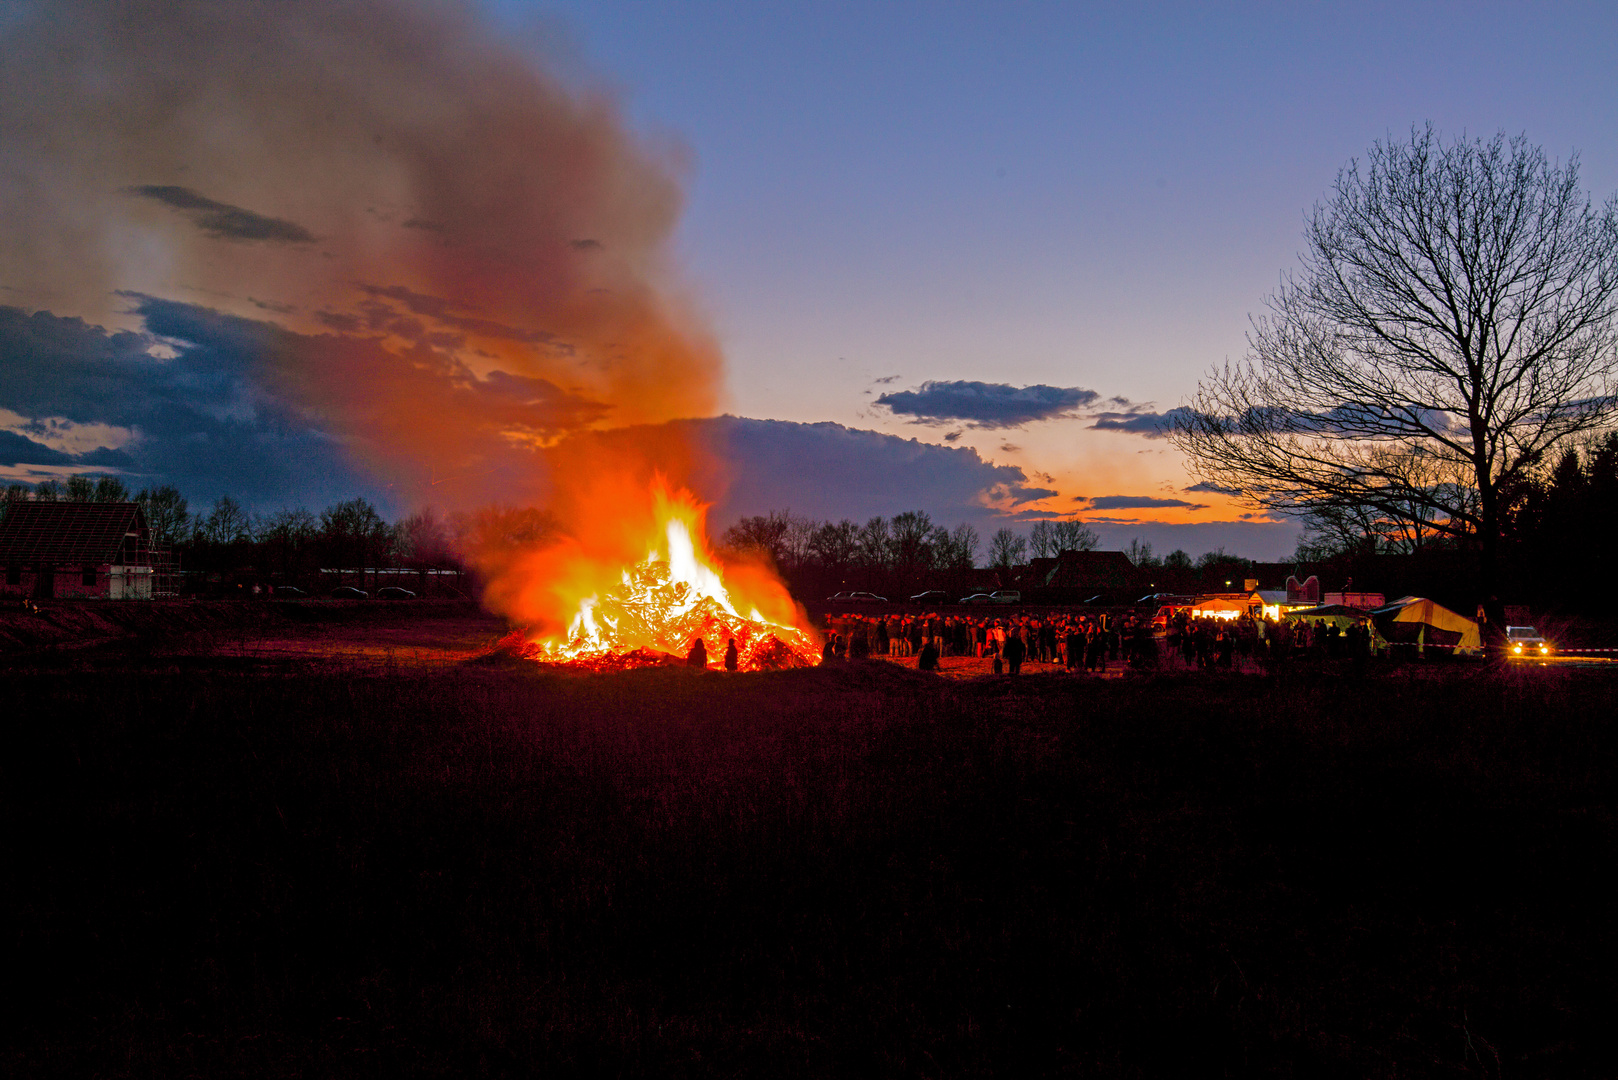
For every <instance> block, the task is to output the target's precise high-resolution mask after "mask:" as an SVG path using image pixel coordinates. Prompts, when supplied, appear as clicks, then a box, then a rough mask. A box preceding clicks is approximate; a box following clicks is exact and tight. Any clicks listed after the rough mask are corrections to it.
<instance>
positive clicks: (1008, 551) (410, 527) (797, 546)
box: [0, 476, 1568, 600]
mask: <svg viewBox="0 0 1618 1080" xmlns="http://www.w3.org/2000/svg"><path fill="white" fill-rule="evenodd" d="M1567 486H1568V485H1567V484H1566V483H1565V484H1564V487H1567ZM25 499H33V500H38V501H58V500H62V501H76V502H129V501H134V502H137V503H139V504H140V506H141V508H142V510H143V511H144V513H145V515H146V520H147V524H148V525H149V526H150V527H151V530H152V534H153V539H154V541H155V542H156V543H157V544H158V545H159V546H162V547H166V548H169V549H170V550H172V551H173V552H174V553H175V554H176V555H177V556H178V561H179V565H180V566H181V567H182V568H183V569H185V570H187V571H202V572H207V573H210V574H219V575H226V576H230V575H236V576H238V577H253V578H255V579H262V580H266V581H272V582H278V583H289V584H305V585H310V584H318V575H319V572H320V570H321V569H322V568H328V569H330V568H343V569H359V568H362V567H364V568H374V567H399V568H407V569H454V570H463V569H465V566H464V565H463V562H462V560H461V558H460V557H459V555H458V552H462V551H470V550H481V551H487V550H497V549H500V548H520V547H527V546H532V545H534V544H539V543H543V542H545V541H546V540H547V539H549V538H551V537H553V536H554V535H555V534H556V533H557V532H558V531H560V526H559V524H558V523H557V521H556V520H555V519H554V518H553V517H551V515H550V514H549V513H547V512H545V511H543V510H537V509H532V508H526V509H502V508H487V509H485V510H482V511H479V512H476V513H471V514H453V515H444V516H441V515H439V514H437V513H436V512H435V511H433V510H432V509H427V510H422V511H419V512H417V513H414V514H411V515H409V516H408V517H405V518H403V519H401V520H399V521H397V522H392V523H390V522H388V521H387V520H386V519H384V518H383V517H382V515H381V513H380V512H379V511H378V510H377V509H376V507H375V506H373V505H372V504H371V503H370V502H368V501H367V500H365V499H363V498H354V499H349V500H347V501H346V502H339V503H336V504H333V505H332V506H328V507H326V508H325V509H324V510H321V511H319V512H318V513H315V512H311V511H309V510H306V509H302V508H298V509H289V510H279V511H275V512H273V513H268V514H249V513H247V512H246V511H245V510H244V509H243V508H242V506H241V505H240V503H238V502H237V501H236V500H235V499H233V498H231V497H230V496H228V495H227V496H222V497H220V498H219V499H217V500H215V501H214V502H213V504H212V505H210V506H208V507H206V508H203V509H200V510H196V511H193V510H192V509H191V506H190V503H189V501H188V500H187V499H186V497H185V496H184V495H183V494H182V493H181V492H180V491H179V490H178V489H176V488H174V487H173V486H171V485H164V486H161V487H155V488H143V489H141V490H139V491H137V492H134V493H133V494H131V492H130V490H129V488H128V487H127V485H125V484H124V482H123V481H121V480H119V479H118V478H117V477H113V476H72V477H69V478H67V479H66V480H64V481H55V480H46V481H42V482H40V483H39V484H37V485H35V486H34V487H32V488H30V487H28V486H26V485H23V484H13V485H11V486H10V488H9V489H7V490H6V491H5V493H4V501H3V503H0V514H3V513H4V505H5V504H9V503H10V502H13V501H16V500H25ZM719 545H720V547H721V549H722V550H723V551H725V552H726V553H727V554H729V555H731V556H733V557H743V558H757V559H761V560H763V561H766V562H768V563H770V564H771V565H773V567H774V568H775V569H776V570H777V571H778V572H779V573H780V574H781V576H782V577H783V578H784V579H785V580H786V582H787V585H788V586H789V587H790V588H791V589H792V591H793V592H794V594H796V595H798V596H799V597H800V598H802V599H804V600H818V599H820V598H822V597H824V596H826V595H829V594H830V593H832V592H837V591H840V590H845V589H861V590H869V591H872V592H876V593H880V594H882V595H884V596H890V597H893V598H899V597H904V596H910V595H914V594H916V593H919V592H922V591H924V590H927V589H944V590H946V591H956V590H960V591H962V593H963V594H964V592H966V591H970V590H975V589H978V588H1000V587H1006V588H1015V587H1018V586H1021V585H1024V584H1026V582H1025V581H1024V580H1023V579H1024V571H1025V570H1026V568H1027V566H1028V562H1029V560H1030V559H1040V558H1049V557H1053V556H1055V555H1057V554H1059V553H1060V552H1062V551H1066V550H1074V551H1093V550H1095V549H1096V548H1097V546H1098V537H1097V536H1096V533H1095V531H1094V530H1092V529H1090V528H1089V527H1088V526H1086V525H1084V523H1083V522H1081V521H1078V520H1066V521H1038V522H1035V523H1034V524H1033V525H1032V526H1031V527H1030V528H1029V529H1028V530H1027V531H1026V532H1024V531H1019V530H1016V529H1013V528H1010V527H1006V528H1001V529H999V530H997V531H996V532H995V533H994V534H993V535H991V536H990V537H989V538H988V541H987V542H986V543H985V542H984V540H983V538H982V537H980V536H979V534H978V531H977V529H976V528H974V527H973V526H972V525H970V524H965V523H962V524H958V525H955V526H954V527H953V528H951V527H948V526H945V525H943V524H941V523H938V522H935V521H934V520H933V519H932V517H931V516H930V515H929V514H927V513H926V512H925V511H920V510H913V511H908V512H905V513H901V514H895V515H893V516H892V517H873V518H870V519H868V520H867V521H865V522H863V523H859V522H855V521H852V520H849V519H847V518H844V519H842V520H840V521H829V520H826V521H819V520H814V519H811V518H807V517H803V516H801V515H798V514H793V513H792V512H790V511H788V510H776V511H771V512H769V513H767V514H760V515H756V516H752V517H744V518H742V519H741V520H740V521H738V522H736V523H735V524H734V525H732V526H731V527H730V528H728V529H726V530H725V532H724V533H723V534H722V535H721V537H720V539H719ZM1125 553H1126V554H1127V555H1128V556H1129V559H1130V561H1131V562H1132V563H1134V565H1135V566H1136V568H1137V569H1138V570H1140V571H1141V572H1142V574H1143V584H1147V583H1149V584H1150V585H1151V586H1154V587H1156V588H1157V589H1159V590H1161V591H1169V592H1174V591H1218V590H1219V589H1222V588H1224V583H1225V581H1227V580H1229V581H1234V582H1235V583H1236V586H1237V587H1239V586H1240V583H1241V582H1240V579H1241V578H1243V577H1245V576H1246V575H1247V573H1248V572H1249V571H1250V569H1251V567H1252V565H1253V564H1252V563H1251V562H1249V561H1248V560H1246V559H1241V558H1238V557H1236V556H1232V555H1227V554H1226V553H1225V552H1224V551H1223V549H1221V550H1218V551H1211V552H1208V553H1206V554H1204V555H1202V556H1201V557H1200V558H1193V557H1192V556H1191V555H1189V554H1188V553H1186V552H1184V551H1174V552H1170V553H1169V554H1168V555H1166V556H1162V557H1159V556H1157V555H1156V554H1155V553H1154V552H1153V551H1152V547H1151V545H1150V544H1147V543H1145V542H1143V541H1140V540H1136V541H1134V542H1132V543H1131V544H1130V546H1129V547H1128V548H1127V549H1126V551H1125Z"/></svg>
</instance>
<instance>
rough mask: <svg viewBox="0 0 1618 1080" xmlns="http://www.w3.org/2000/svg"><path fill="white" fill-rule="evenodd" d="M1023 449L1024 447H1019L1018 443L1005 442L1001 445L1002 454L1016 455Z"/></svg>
mask: <svg viewBox="0 0 1618 1080" xmlns="http://www.w3.org/2000/svg"><path fill="white" fill-rule="evenodd" d="M1021 449H1022V447H1020V446H1018V445H1017V444H1016V443H1009V442H1004V443H1001V444H1000V452H1001V453H1002V454H1015V453H1017V452H1018V451H1020V450H1021Z"/></svg>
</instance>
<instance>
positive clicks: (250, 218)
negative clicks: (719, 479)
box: [129, 184, 315, 244]
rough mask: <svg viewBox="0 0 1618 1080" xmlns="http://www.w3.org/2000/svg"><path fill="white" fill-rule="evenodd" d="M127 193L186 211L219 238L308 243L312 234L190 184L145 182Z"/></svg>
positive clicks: (213, 235)
mask: <svg viewBox="0 0 1618 1080" xmlns="http://www.w3.org/2000/svg"><path fill="white" fill-rule="evenodd" d="M129 193H130V194H131V195H139V196H141V197H142V198H147V199H151V200H152V201H153V202H159V203H162V204H163V205H164V206H171V207H173V208H174V209H176V210H185V211H189V212H190V214H191V220H192V221H193V222H194V223H195V224H196V226H197V228H199V229H201V230H202V231H203V232H205V233H207V234H208V235H209V236H212V237H216V238H218V239H220V240H248V241H252V240H265V241H269V242H270V243H275V244H312V243H314V242H315V236H314V234H313V233H311V232H310V231H309V230H308V229H306V228H304V227H303V226H302V225H299V224H297V223H296V222H292V221H282V220H281V219H280V218H272V217H265V216H264V215H263V214H255V213H253V211H251V210H244V209H242V208H241V207H239V206H231V205H230V204H229V203H222V202H215V201H214V200H212V199H209V198H205V197H204V196H201V195H198V194H197V193H196V192H194V191H192V190H191V189H190V188H184V187H179V186H176V185H172V184H147V185H144V186H141V187H132V188H130V189H129Z"/></svg>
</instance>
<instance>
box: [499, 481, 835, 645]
mask: <svg viewBox="0 0 1618 1080" xmlns="http://www.w3.org/2000/svg"><path fill="white" fill-rule="evenodd" d="M655 501H656V504H657V508H658V509H657V514H656V522H657V526H658V527H659V531H660V535H657V536H656V538H655V541H654V542H653V544H652V545H651V551H650V553H649V554H648V555H647V556H646V558H645V559H643V560H642V561H640V562H639V563H636V564H635V565H632V566H628V567H624V568H622V569H620V570H619V571H618V575H617V580H616V581H607V582H603V581H602V578H603V577H605V576H606V575H605V574H604V573H603V569H604V568H603V567H601V566H600V565H599V560H589V559H585V558H583V557H582V556H578V555H574V556H573V557H572V558H571V560H570V559H569V558H568V557H567V556H565V555H564V556H561V557H560V561H561V562H562V563H564V564H565V565H562V566H554V565H553V566H552V567H551V571H552V573H551V575H550V576H551V582H550V590H551V591H552V592H557V591H561V592H562V593H564V594H565V593H568V592H573V593H577V594H578V595H576V596H565V597H564V599H569V600H571V601H572V603H571V605H570V606H571V607H572V615H571V618H570V620H569V621H568V623H567V626H566V629H565V630H558V631H552V632H548V633H547V632H543V631H542V632H540V633H537V634H533V635H532V636H530V635H529V634H528V633H527V632H518V633H517V634H514V635H512V636H510V637H508V638H507V639H505V640H503V641H502V642H501V643H500V645H499V646H498V647H497V648H498V649H499V650H500V651H503V652H507V653H511V654H514V655H517V656H520V657H522V658H524V659H530V660H535V661H538V662H541V663H549V664H561V665H567V666H568V667H570V668H573V669H577V670H587V671H603V672H605V671H621V670H624V669H626V668H632V667H648V666H655V665H660V664H683V663H685V662H686V657H687V655H688V654H689V653H690V650H691V647H692V645H693V643H694V642H695V641H696V640H697V639H698V638H700V639H702V641H703V643H704V646H705V648H706V651H707V665H706V666H708V667H710V668H722V667H724V666H725V664H724V653H725V647H726V645H727V643H728V642H730V641H734V642H735V644H736V653H737V665H736V666H737V670H739V671H764V670H777V669H781V668H792V667H808V666H812V665H815V664H818V663H819V662H820V648H819V642H818V641H817V639H816V637H815V635H814V633H813V631H812V630H810V629H809V628H808V626H807V620H806V619H805V618H804V617H803V613H802V611H801V609H798V608H797V606H796V605H795V604H793V603H792V601H791V598H790V597H789V596H788V595H787V593H786V590H785V588H784V587H782V585H781V584H780V582H779V581H778V580H776V579H775V578H774V576H773V575H771V574H768V573H767V572H764V571H762V569H761V568H738V567H732V568H729V569H730V570H731V571H733V573H732V578H733V580H732V582H731V583H730V584H728V585H727V582H726V580H725V574H724V571H722V569H721V566H720V563H719V560H718V559H716V558H715V557H714V556H713V554H712V553H711V552H709V551H708V550H707V545H706V543H705V542H704V540H703V532H702V528H701V518H702V511H703V508H702V507H701V506H700V505H698V504H697V503H696V502H695V500H694V499H693V498H692V497H691V496H690V495H689V493H686V492H683V491H682V492H679V493H678V494H672V495H671V494H669V493H668V492H667V491H666V490H662V489H660V490H659V491H658V492H657V497H656V500H655ZM564 582H565V583H568V584H567V585H565V586H564V585H562V584H561V583H564ZM743 610H745V611H746V614H745V615H744V614H742V612H743ZM767 613H768V614H767Z"/></svg>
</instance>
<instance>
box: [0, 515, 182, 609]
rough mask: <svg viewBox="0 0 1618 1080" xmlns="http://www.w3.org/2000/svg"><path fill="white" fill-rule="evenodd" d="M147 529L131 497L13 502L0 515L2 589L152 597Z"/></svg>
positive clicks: (45, 595)
mask: <svg viewBox="0 0 1618 1080" xmlns="http://www.w3.org/2000/svg"><path fill="white" fill-rule="evenodd" d="M151 540H152V534H151V529H149V528H148V527H147V525H146V515H145V514H144V513H142V512H141V508H140V505H139V504H138V503H132V502H118V503H94V502H31V501H30V502H13V503H9V504H8V505H7V506H6V508H5V517H4V518H3V519H0V567H4V568H5V575H6V578H5V584H4V586H3V588H4V591H5V593H6V594H7V595H10V596H13V597H17V596H29V597H32V598H34V599H35V600H49V599H51V598H53V597H62V598H67V597H84V598H101V599H108V600H135V599H141V600H146V599H150V598H151V596H152V593H153V591H154V589H153V583H154V578H155V575H156V567H155V565H154V563H155V561H156V560H154V553H153V550H152V542H151Z"/></svg>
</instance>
